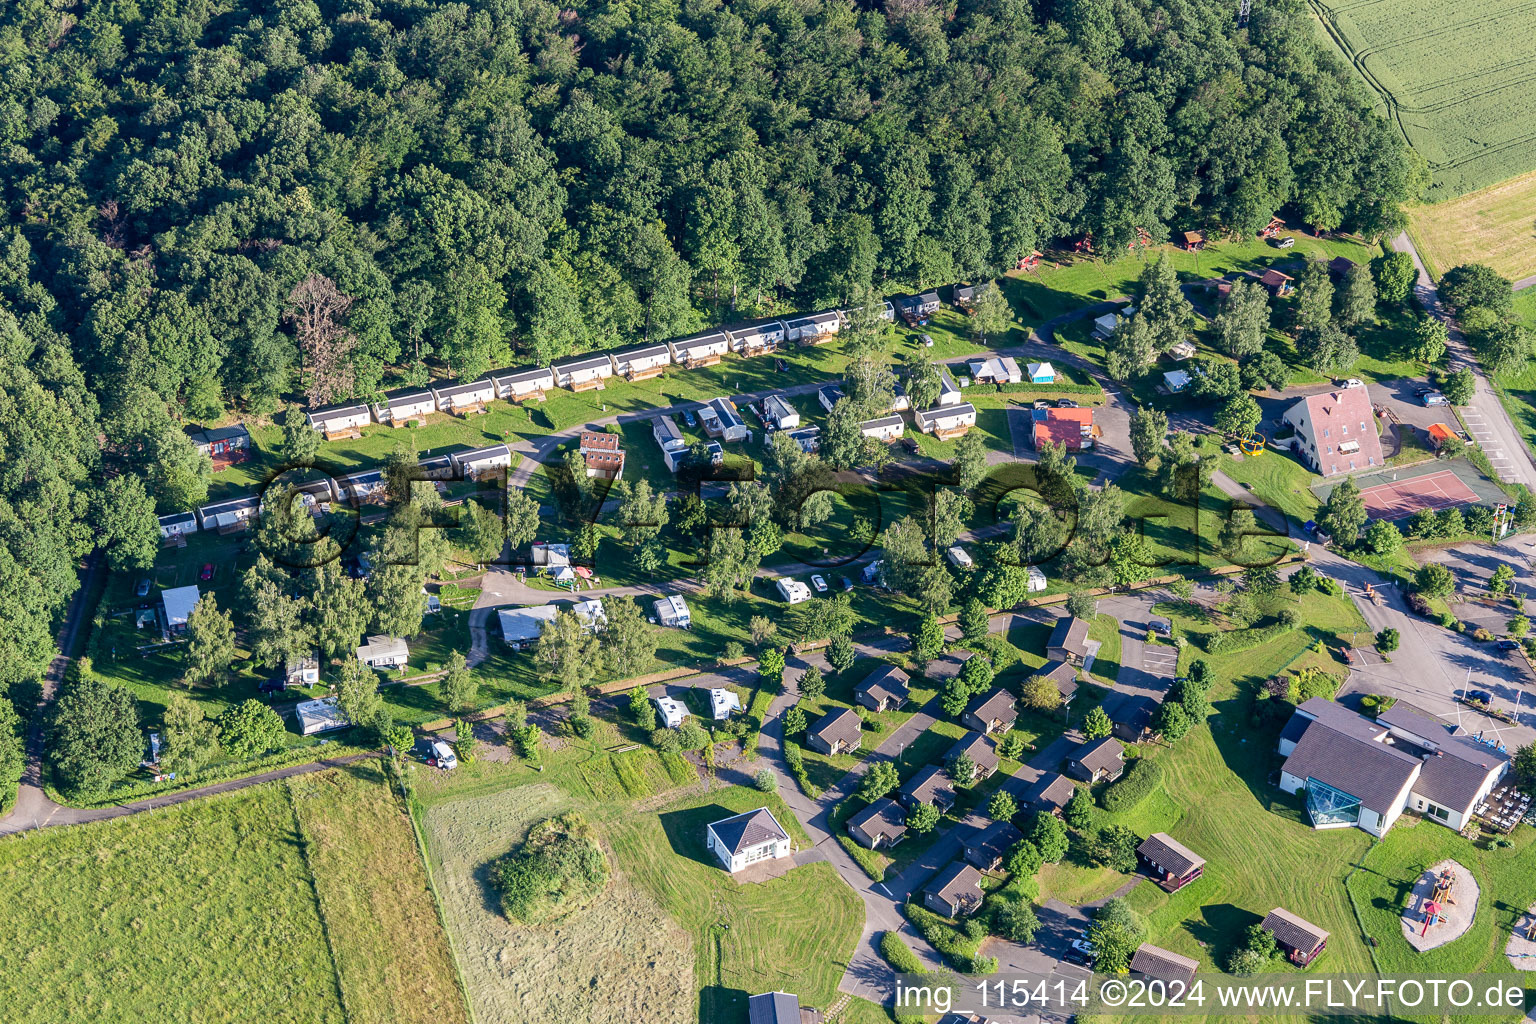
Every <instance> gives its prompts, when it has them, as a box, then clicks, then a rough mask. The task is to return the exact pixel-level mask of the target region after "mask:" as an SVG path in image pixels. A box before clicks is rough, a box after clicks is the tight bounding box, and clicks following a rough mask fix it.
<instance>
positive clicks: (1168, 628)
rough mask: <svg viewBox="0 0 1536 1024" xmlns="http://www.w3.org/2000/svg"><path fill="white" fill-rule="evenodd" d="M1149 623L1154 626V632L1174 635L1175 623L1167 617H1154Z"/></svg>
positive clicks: (1162, 634)
mask: <svg viewBox="0 0 1536 1024" xmlns="http://www.w3.org/2000/svg"><path fill="white" fill-rule="evenodd" d="M1147 625H1149V626H1151V627H1152V632H1154V633H1157V634H1159V635H1161V636H1173V623H1172V622H1170V621H1169V620H1167V619H1162V618H1157V619H1153V620H1151V621H1150V622H1148V623H1147Z"/></svg>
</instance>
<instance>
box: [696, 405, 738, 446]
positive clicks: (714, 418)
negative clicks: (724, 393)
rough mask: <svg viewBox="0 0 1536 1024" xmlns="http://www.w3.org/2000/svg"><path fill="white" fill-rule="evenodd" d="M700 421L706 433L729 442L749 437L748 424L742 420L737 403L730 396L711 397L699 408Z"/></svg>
mask: <svg viewBox="0 0 1536 1024" xmlns="http://www.w3.org/2000/svg"><path fill="white" fill-rule="evenodd" d="M699 423H700V424H701V425H702V426H703V427H704V433H706V434H708V435H709V436H710V437H715V438H719V439H720V440H721V441H723V442H725V443H727V444H730V443H732V442H735V441H745V440H746V439H747V425H746V424H745V423H743V422H742V419H741V413H740V412H738V411H737V410H736V403H735V402H732V401H731V400H730V399H729V398H711V399H710V400H709V402H708V403H707V404H706V405H705V406H704V408H702V409H700V410H699Z"/></svg>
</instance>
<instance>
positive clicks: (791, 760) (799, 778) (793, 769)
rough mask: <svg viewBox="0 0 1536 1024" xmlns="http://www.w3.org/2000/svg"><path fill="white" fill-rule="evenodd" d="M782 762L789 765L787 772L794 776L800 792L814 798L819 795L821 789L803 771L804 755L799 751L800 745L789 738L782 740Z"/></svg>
mask: <svg viewBox="0 0 1536 1024" xmlns="http://www.w3.org/2000/svg"><path fill="white" fill-rule="evenodd" d="M784 763H785V764H786V765H788V766H789V774H791V775H793V776H794V777H795V783H796V784H797V785H798V786H799V787H800V792H802V793H804V794H805V795H806V796H808V797H810V798H811V799H812V800H815V799H816V798H817V797H819V796H821V790H819V789H817V788H816V784H815V783H814V782H812V781H811V777H810V776H809V775H807V774H806V773H805V755H804V754H802V753H800V747H799V746H798V745H796V744H794V743H791V742H790V741H789V740H785V741H784Z"/></svg>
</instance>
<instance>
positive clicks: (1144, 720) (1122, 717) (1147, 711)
mask: <svg viewBox="0 0 1536 1024" xmlns="http://www.w3.org/2000/svg"><path fill="white" fill-rule="evenodd" d="M1158 707H1159V704H1158V703H1157V701H1155V700H1153V699H1152V698H1151V697H1149V696H1148V695H1147V694H1145V693H1138V694H1133V695H1132V696H1129V697H1127V698H1126V699H1125V700H1122V701H1119V702H1118V703H1116V705H1115V707H1114V709H1113V710H1110V709H1109V708H1106V709H1105V710H1106V711H1109V720H1110V721H1112V722H1114V723H1115V724H1116V725H1123V726H1125V727H1126V728H1127V729H1130V730H1131V731H1132V732H1135V733H1142V732H1145V731H1147V730H1149V729H1151V728H1152V720H1153V719H1154V718H1155V717H1156V716H1157V709H1158Z"/></svg>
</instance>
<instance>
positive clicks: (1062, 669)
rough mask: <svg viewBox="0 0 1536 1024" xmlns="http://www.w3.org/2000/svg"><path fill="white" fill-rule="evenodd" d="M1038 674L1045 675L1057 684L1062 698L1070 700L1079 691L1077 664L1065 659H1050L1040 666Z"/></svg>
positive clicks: (1036, 673)
mask: <svg viewBox="0 0 1536 1024" xmlns="http://www.w3.org/2000/svg"><path fill="white" fill-rule="evenodd" d="M1033 674H1034V675H1037V676H1045V678H1047V679H1049V680H1050V681H1051V682H1053V683H1055V684H1056V690H1057V692H1058V693H1060V694H1061V699H1062V700H1070V699H1071V698H1072V695H1073V694H1074V693H1076V692H1077V666H1076V665H1070V664H1068V663H1067V662H1065V661H1048V662H1046V663H1045V664H1044V665H1041V666H1040V670H1039V671H1038V672H1035V673H1033Z"/></svg>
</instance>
